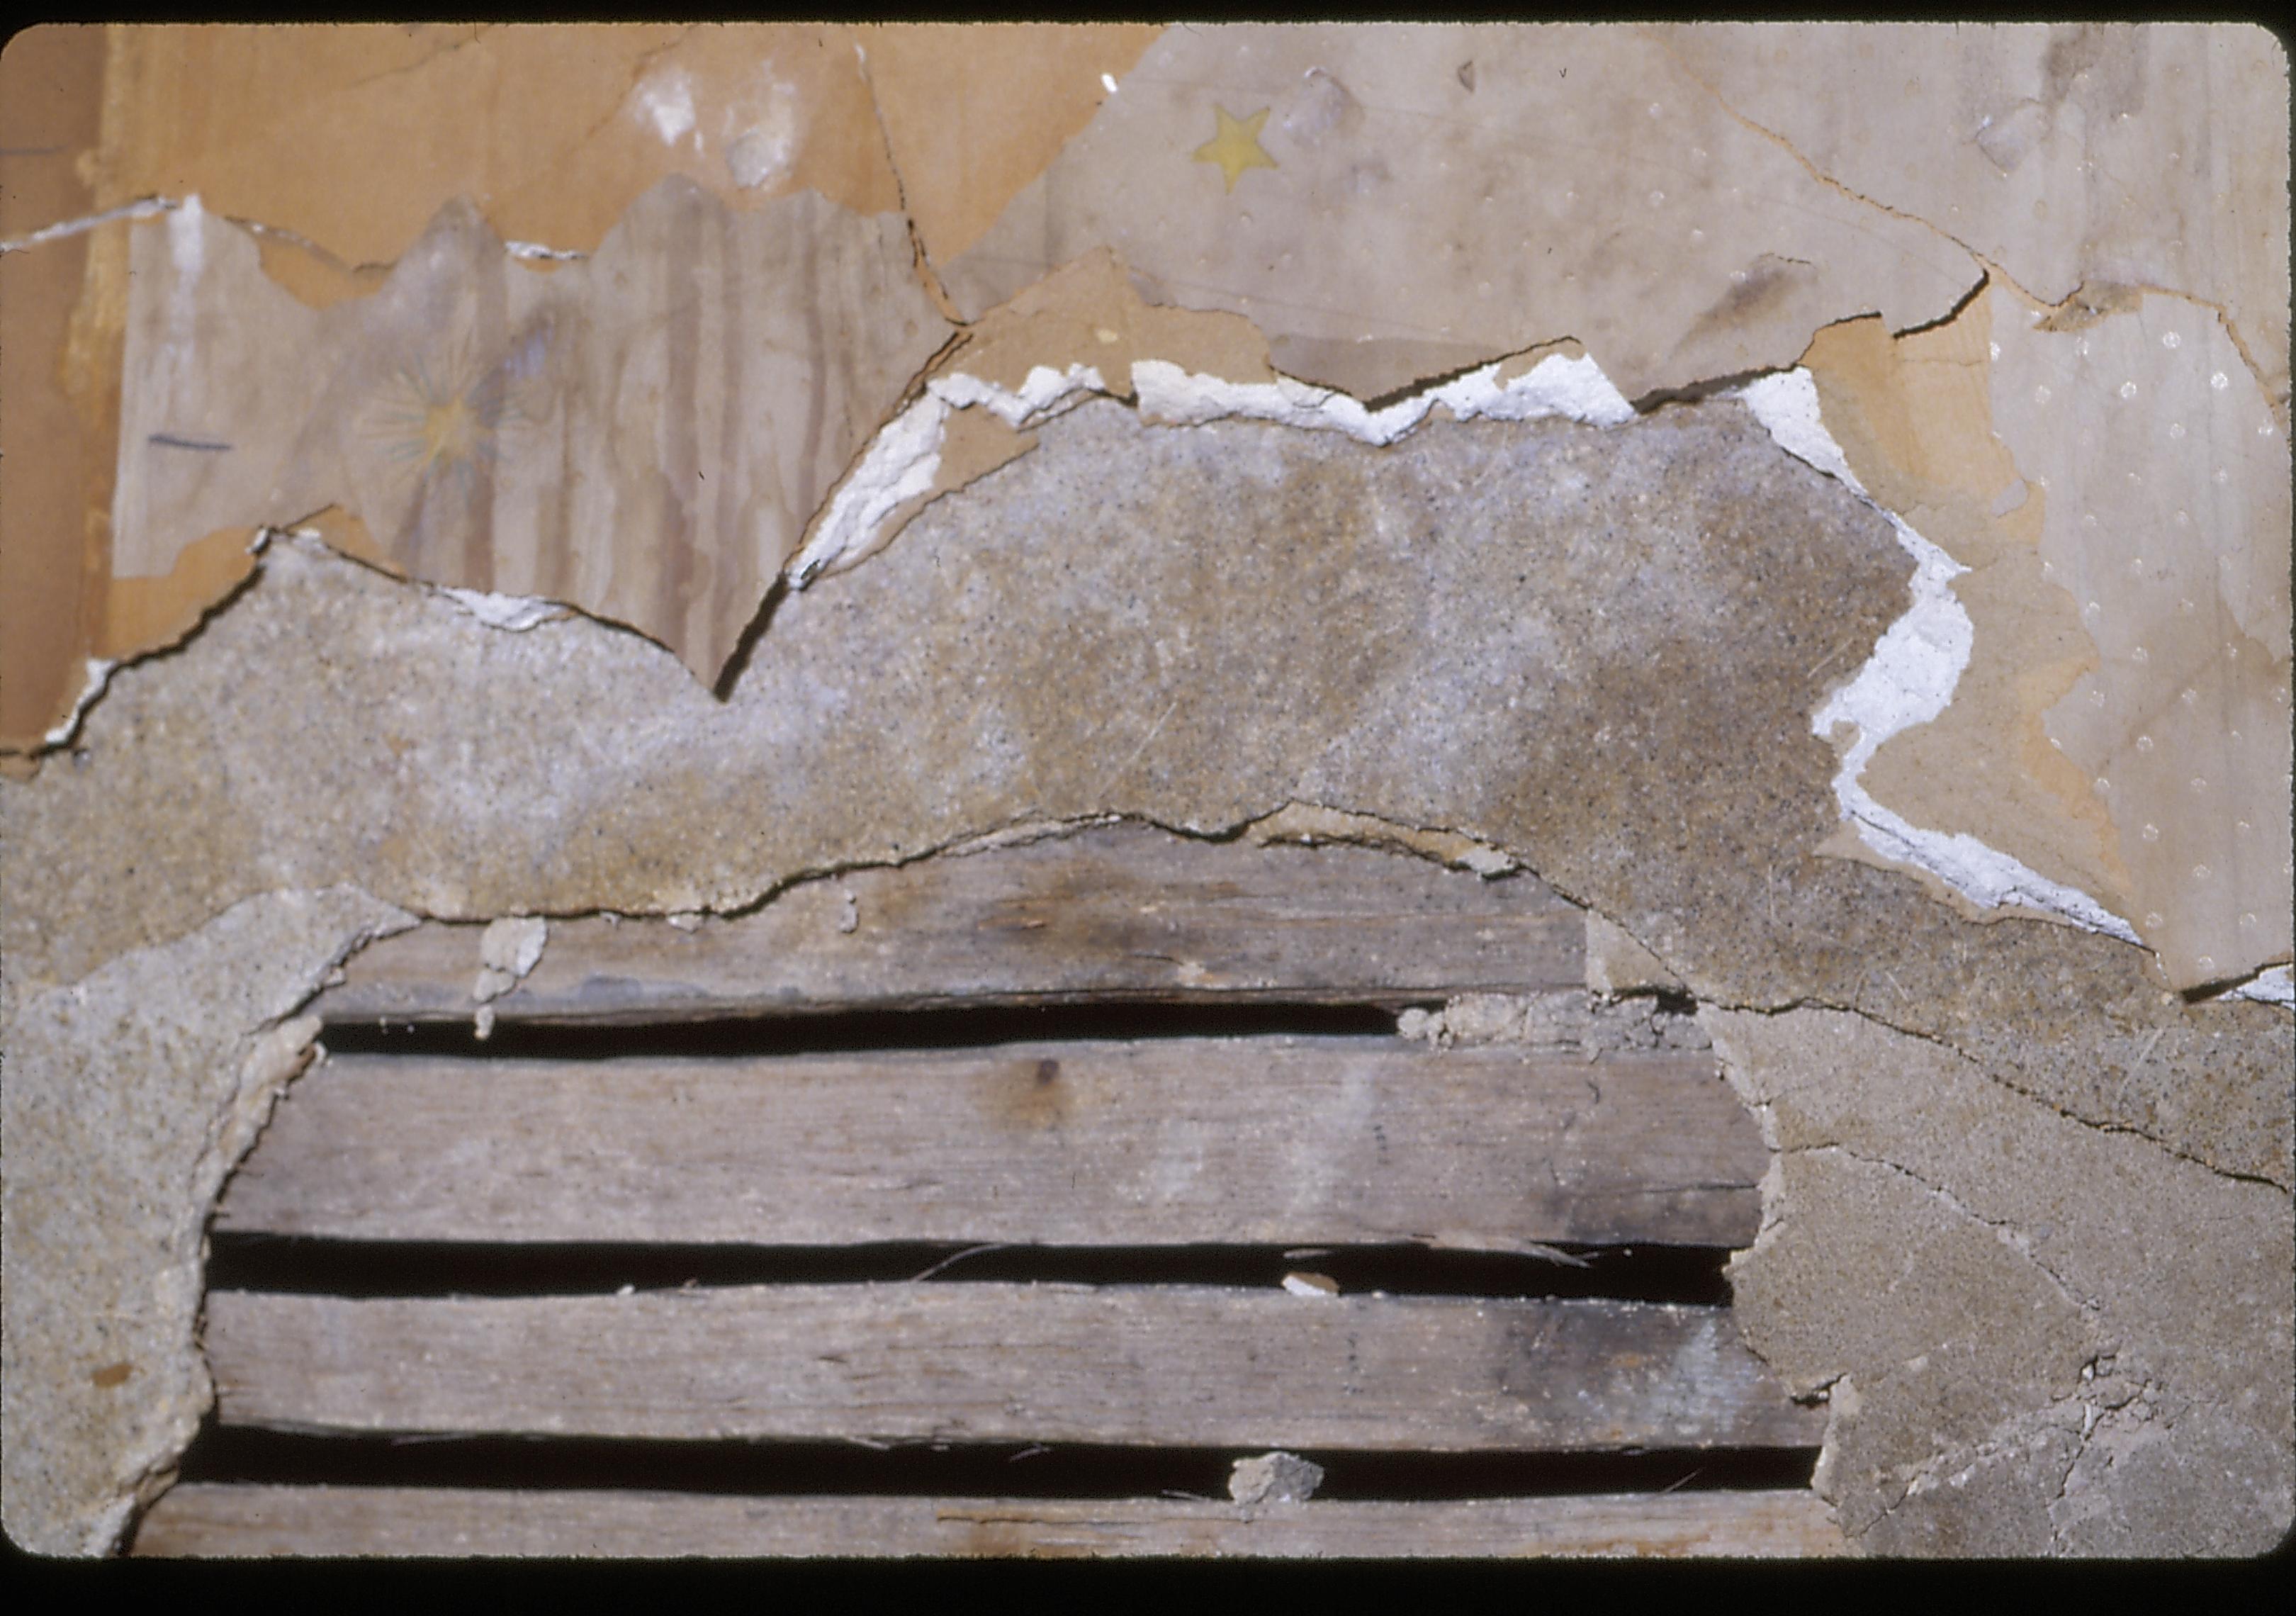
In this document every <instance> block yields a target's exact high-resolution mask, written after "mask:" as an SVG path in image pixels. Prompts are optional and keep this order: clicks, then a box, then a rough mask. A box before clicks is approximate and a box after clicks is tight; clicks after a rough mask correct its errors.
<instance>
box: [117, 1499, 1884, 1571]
mask: <svg viewBox="0 0 2296 1616" xmlns="http://www.w3.org/2000/svg"><path fill="white" fill-rule="evenodd" d="M1843 1547H1844V1546H1843V1543H1842V1540H1841V1533H1840V1531H1839V1530H1838V1529H1837V1528H1836V1527H1835V1526H1834V1524H1833V1522H1832V1521H1831V1520H1830V1519H1829V1518H1828V1516H1827V1514H1826V1511H1825V1505H1823V1504H1822V1503H1821V1502H1819V1500H1818V1499H1817V1497H1816V1495H1814V1494H1812V1493H1809V1492H1808V1491H1803V1490H1792V1491H1769V1492H1705V1493H1699V1492H1680V1493H1669V1494H1664V1495H1661V1496H1658V1497H1557V1498H1498V1499H1488V1500H1486V1499H1476V1500H1472V1501H1465V1502H1449V1501H1447V1502H1441V1503H1344V1502H1327V1503H1326V1502H1309V1503H1306V1504H1263V1505H1257V1506H1254V1507H1251V1508H1245V1507H1242V1506H1241V1505H1231V1504H1224V1503H1204V1504H1199V1503H1193V1502H1189V1501H1185V1500H1181V1499H1160V1498H1144V1499H1121V1500H1102V1499H1094V1500H1088V1501H1082V1500H1080V1501H1068V1500H1058V1499H1037V1498H1018V1499H997V1498H899V1497H893V1498H886V1497H772V1498H743V1497H704V1496H693V1495H679V1494H665V1493H623V1492H495V1491H480V1490H471V1489H437V1490H431V1489H410V1488H375V1489H365V1488H348V1487H235V1486H227V1485H217V1484H212V1483H203V1484H193V1485H188V1486H182V1487H177V1488H176V1489H173V1490H172V1491H170V1492H168V1494H167V1495H166V1496H164V1497H161V1498H160V1500H159V1502H158V1503H157V1504H155V1505H153V1506H152V1510H151V1512H150V1513H148V1514H147V1515H146V1516H145V1517H144V1519H143V1525H142V1527H141V1528H140V1530H138V1531H137V1533H136V1536H135V1553H136V1554H141V1555H163V1556H174V1555H218V1556H234V1555H262V1554H315V1555H393V1554H406V1555H422V1554H429V1555H463V1554H500V1555H529V1554H543V1555H608V1556H632V1557H637V1556H665V1557H666V1556H671V1555H721V1554H722V1555H797V1556H823V1557H828V1556H838V1557H849V1556H867V1557H884V1558H903V1557H907V1556H911V1555H936V1556H950V1557H975V1556H1021V1557H1029V1558H1069V1557H1096V1556H1128V1555H1161V1554H1171V1555H1203V1554H1254V1555H1264V1556H1269V1557H1283V1558H1307V1559H1343V1558H1356V1559H1382V1560H1384V1559H1399V1558H1406V1557H1411V1558H1440V1557H1447V1556H1452V1555H1470V1556H1499V1555H1527V1554H1558V1555H1561V1554H1604V1555H1668V1556H1673V1555H1685V1554H1691V1555H1703V1554H1725V1555H1764V1556H1767V1555H1797V1556H1800V1555H1818V1554H1841V1553H1842V1552H1843Z"/></svg>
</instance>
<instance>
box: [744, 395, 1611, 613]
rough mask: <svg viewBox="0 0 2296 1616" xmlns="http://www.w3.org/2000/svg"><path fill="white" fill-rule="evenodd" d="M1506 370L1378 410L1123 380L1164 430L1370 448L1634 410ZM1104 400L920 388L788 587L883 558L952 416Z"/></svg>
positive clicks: (1030, 415)
mask: <svg viewBox="0 0 2296 1616" xmlns="http://www.w3.org/2000/svg"><path fill="white" fill-rule="evenodd" d="M1503 365H1504V362H1503V361H1501V362H1496V363H1493V364H1490V365H1484V366H1483V367H1482V368H1481V369H1480V370H1476V371H1472V372H1470V373H1467V374H1466V375H1464V376H1460V377H1458V378H1456V379H1455V380H1453V381H1447V382H1445V383H1444V384H1443V385H1442V386H1440V387H1437V388H1431V389H1429V390H1427V391H1426V392H1423V393H1418V394H1415V395H1413V396H1412V397H1411V398H1403V399H1398V401H1397V402H1395V403H1393V404H1390V405H1389V406H1387V407H1386V408H1384V409H1380V410H1371V409H1366V408H1365V407H1364V405H1363V402H1362V401H1361V400H1360V399H1357V398H1351V397H1350V396H1349V395H1348V394H1346V393H1342V392H1337V391H1334V390H1333V389H1331V388H1327V387H1317V386H1316V385H1315V384H1313V383H1312V382H1307V381H1297V380H1295V379H1293V378H1292V377H1290V376H1278V377H1277V378H1276V379H1275V381H1262V382H1245V381H1228V380H1226V378H1225V377H1221V376H1208V375H1202V374H1200V373H1195V372H1192V371H1186V370H1183V369H1181V368H1180V367H1179V366H1178V365H1173V364H1169V363H1168V362H1167V361H1164V360H1161V359H1142V360H1138V361H1136V362H1135V363H1134V365H1133V366H1132V376H1131V381H1132V388H1133V391H1134V395H1135V397H1136V398H1137V400H1138V403H1139V406H1140V412H1141V414H1143V415H1144V416H1145V417H1147V418H1148V419H1150V420H1152V421H1156V422H1160V423H1163V424H1166V425H1174V426H1192V425H1201V423H1203V422H1208V421H1217V420H1220V419H1223V418H1226V417H1231V416H1235V417H1242V418H1244V419H1247V420H1254V421H1274V422H1280V423H1282V424H1283V425H1286V426H1297V427H1304V428H1308V429H1311V430H1316V431H1342V432H1345V433H1347V434H1348V435H1349V437H1351V438H1354V439H1357V441H1358V442H1362V443H1370V444H1388V443H1393V442H1394V441H1395V440H1396V439H1398V438H1401V437H1402V436H1403V435H1404V434H1405V433H1406V432H1408V431H1412V430H1413V429H1414V428H1415V427H1417V426H1418V425H1419V424H1420V423H1421V422H1423V421H1425V420H1426V419H1427V417H1428V415H1429V414H1430V413H1431V412H1432V411H1433V409H1434V408H1435V406H1437V405H1441V406H1444V407H1445V408H1446V409H1447V410H1449V411H1450V412H1451V414H1453V415H1454V416H1456V417H1457V418H1458V419H1459V420H1462V421H1472V420H1476V419H1479V418H1480V419H1487V420H1492V421H1537V420H1539V419H1542V418H1544V417H1546V416H1549V415H1561V416H1565V417H1567V418H1569V419H1570V420H1573V421H1583V422H1589V423H1591V424H1593V425H1595V426H1618V425H1620V424H1621V423H1623V422H1628V421H1631V420H1633V419H1634V414H1635V411H1634V406H1632V405H1631V404H1628V402H1627V400H1626V398H1624V396H1622V395H1621V394H1620V391H1619V390H1618V389H1617V388H1615V387H1613V386H1611V380H1610V378H1609V377H1607V376H1605V375H1604V374H1603V371H1602V367H1601V366H1600V365H1596V364H1595V361H1594V360H1592V359H1590V358H1578V359H1570V358H1566V357H1563V356H1562V355H1561V354H1550V355H1548V356H1547V357H1546V358H1544V359H1542V360H1540V361H1539V362H1538V364H1537V365H1533V366H1532V367H1531V368H1530V369H1529V371H1527V372H1525V373H1523V374H1521V375H1520V376H1517V377H1515V378H1514V379H1513V381H1508V382H1505V383H1504V384H1502V383H1501V382H1500V381H1499V379H1498V376H1499V372H1500V370H1501V368H1502V367H1503ZM1113 392H1114V390H1113V389H1112V388H1111V387H1110V386H1109V384H1108V381H1107V380H1106V378H1104V377H1103V375H1102V374H1101V373H1100V372H1099V371H1097V370H1096V369H1095V368H1094V367H1093V366H1091V365H1070V366H1069V367H1068V368H1067V369H1066V370H1061V371H1056V370H1054V369H1053V368H1052V367H1051V366H1050V365H1037V366H1035V367H1034V368H1033V369H1031V370H1030V371H1029V374H1028V376H1027V378H1026V379H1025V380H1024V381H1022V382H1021V386H1020V389H1019V390H1017V391H1015V390H1013V389H1010V388H1005V387H1002V386H999V385H998V384H997V383H996V382H993V381H983V380H981V379H980V377H978V376H972V375H967V374H966V373H964V372H962V371H955V372H951V373H948V374H946V375H940V376H935V377H934V378H933V379H932V380H931V381H928V382H927V383H926V384H925V396H924V397H923V398H920V399H919V400H917V402H916V403H914V404H913V405H911V406H909V407H908V408H907V409H906V410H904V411H902V412H901V413H900V414H898V415H897V416H895V417H894V418H893V420H892V421H891V422H889V423H888V424H887V425H885V426H884V427H883V428H881V429H880V430H879V431H878V433H877V436H876V437H875V439H873V440H872V441H871V443H870V445H869V448H868V451H867V452H866V453H865V454H864V455H862V457H861V463H859V464H858V465H857V466H856V467H855V468H854V469H853V471H852V472H851V473H850V474H849V476H848V477H847V478H846V480H845V481H844V483H843V484H842V485H841V486H840V488H838V490H837V492H836V493H835V494H834V495H833V496H832V497H831V499H830V502H829V505H828V508H827V509H826V510H825V511H824V513H823V514H822V517H821V520H820V521H818V522H816V524H815V526H814V529H813V537H811V538H810V539H808V541H807V542H806V544H805V546H804V547H803V548H802V549H800V550H799V552H798V554H797V556H796V557H795V559H794V560H793V561H792V562H791V564H790V567H789V576H790V579H791V582H792V583H793V584H794V585H795V586H796V587H798V588H800V589H802V588H804V587H806V586H807V585H808V584H810V583H811V582H812V581H813V580H814V579H815V578H819V577H822V576H824V574H825V573H829V572H840V571H843V570H845V569H846V568H848V567H851V566H854V565H856V564H857V563H859V562H863V561H865V560H866V559H868V558H869V557H870V556H872V555H873V554H876V553H877V552H878V551H879V550H881V549H882V548H883V547H884V546H885V543H886V539H887V537H889V535H888V534H887V533H886V531H885V529H886V525H887V523H888V522H889V521H890V519H891V518H892V516H893V515H894V513H896V512H897V511H898V510H899V509H900V507H901V506H902V505H903V504H906V503H908V502H909V501H911V500H914V499H919V498H922V497H923V496H925V495H927V494H929V493H931V491H932V487H933V479H934V477H935V476H937V475H938V474H939V471H940V444H941V434H942V432H943V431H944V430H945V429H946V427H947V422H948V414H949V412H950V411H951V410H955V409H974V408H980V409H986V410H988V412H989V413H990V414H993V415H995V416H996V418H997V419H998V420H999V421H1002V422H1004V423H1005V425H1006V426H1009V427H1011V428H1013V430H1014V431H1019V430H1021V428H1023V427H1027V426H1033V425H1035V424H1037V422H1042V421H1046V420H1048V419H1050V418H1051V417H1052V416H1054V415H1056V414H1060V413H1062V411H1064V410H1068V409H1073V408H1074V407H1075V406H1078V404H1081V403H1083V402H1084V401H1085V400H1086V399H1087V398H1091V397H1093V396H1095V395H1112V394H1113Z"/></svg>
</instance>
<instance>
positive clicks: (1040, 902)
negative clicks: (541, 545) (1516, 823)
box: [317, 824, 1586, 1024]
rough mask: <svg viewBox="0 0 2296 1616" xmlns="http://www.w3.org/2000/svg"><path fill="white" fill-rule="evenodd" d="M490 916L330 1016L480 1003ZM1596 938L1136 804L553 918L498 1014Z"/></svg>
mask: <svg viewBox="0 0 2296 1616" xmlns="http://www.w3.org/2000/svg"><path fill="white" fill-rule="evenodd" d="M848 893H850V894H851V895H852V898H853V904H852V907H851V909H850V910H848V907H847V906H846V902H845V895H846V894H848ZM847 923H850V924H851V925H852V927H853V929H852V930H851V931H846V930H843V929H842V927H843V926H844V925H845V924H847ZM479 931H480V928H479V927H477V926H463V925H439V924H432V925H425V926H422V927H418V928H416V929H415V930H414V931H407V932H405V933H402V934H401V935H399V936H398V937H395V938H391V939H388V940H387V941H384V942H381V943H379V944H377V945H376V946H375V947H372V948H369V949H368V950H366V951H365V953H364V954H361V955H360V956H358V957H357V959H355V960H353V961H352V962H351V963H350V964H349V965H348V966H347V967H346V968H345V972H344V975H345V980H344V981H343V982H342V983H341V984H340V986H338V987H335V988H331V989H330V990H329V991H328V992H327V993H326V994H324V996H322V997H321V998H320V1000H319V1003H318V1006H317V1008H318V1010H319V1013H321V1014H323V1015H324V1016H326V1017H328V1018H329V1019H330V1020H336V1021H351V1020H359V1019H367V1018H375V1019H381V1018H386V1017H387V1018H389V1019H392V1020H409V1021H425V1020H428V1021H452V1020H458V1019H463V1018H467V1017H469V1016H470V1014H471V1012H472V1010H473V1008H474V1006H473V1005H472V1004H471V978H472V975H473V974H474V972H476V970H477V966H478V933H479ZM1585 957H1586V938H1585V930H1584V922H1583V920H1582V918H1581V915H1580V912H1579V910H1578V909H1577V908H1576V907H1575V906H1572V905H1571V904H1570V903H1569V902H1567V901H1566V900H1564V899H1563V898H1560V897H1558V896H1557V895H1556V894H1555V893H1554V890H1552V889H1551V888H1549V887H1547V886H1546V884H1545V883H1544V882H1540V881H1538V879H1537V878H1536V877H1533V876H1529V875H1513V876H1507V877H1505V878H1502V879H1500V880H1497V881H1486V880H1484V879H1483V878H1482V877H1480V876H1478V875H1473V874H1467V873H1465V872H1464V871H1456V870H1447V869H1443V868H1440V867H1439V866H1437V865H1432V864H1430V863H1427V862H1424V861H1422V860H1419V859H1416V858H1408V857H1398V856H1397V855H1395V854H1391V853H1386V852H1379V851H1374V850H1372V849H1365V848H1356V847H1319V848H1313V849H1305V848H1295V847H1282V846H1278V847H1265V848H1259V847H1251V846H1248V845H1245V844H1242V843H1215V842H1205V841H1193V840H1191V839H1189V838H1185V837H1181V836H1175V835H1172V834H1169V833H1166V832H1163V831H1160V830H1156V829H1153V828H1152V827H1148V826H1143V825H1135V824H1119V825H1107V826H1100V827H1095V829H1092V830H1090V831H1087V832H1083V833H1078V834H1076V835H1074V836H1070V837H1064V838H1054V839H1047V840H1046V841H1037V842H1033V843H1030V844H1028V845H1025V846H1021V847H1014V848H1006V849H999V850H997V851H996V853H995V854H994V855H974V856H969V857H947V856H944V857H936V858H928V859H922V860H920V861H918V862H917V863H915V864H912V865H902V866H899V867H898V868H891V869H869V870H856V871H852V872H849V873H848V874H844V875H841V876H838V877H835V878H832V879H829V880H823V881H812V882H805V883H803V884H801V885H799V886H796V887H793V888H791V889H790V890H788V891H786V892H784V893H783V894H781V895H780V896H779V897H777V898H775V899H774V900H773V901H772V902H770V903H768V904H767V905H766V906H764V907H762V908H760V909H758V910H757V911H756V912H754V913H752V914H750V915H742V916H741V917H739V918H737V919H733V920H721V919H717V918H715V917H709V918H704V919H703V920H702V921H701V923H700V924H699V925H698V926H696V927H695V928H694V929H693V930H691V931H682V930H680V929H678V928H676V927H674V926H671V925H669V924H668V923H667V922H664V921H654V920H646V921H623V922H620V923H613V922H610V921H608V920H605V919H603V918H601V917H590V918H585V919H579V920H572V921H562V922H553V923H552V925H551V929H550V945H549V947H548V948H547V949H546V950H545V953H544V955H543V957H542V963H541V964H539V965H537V967H536V968H535V971H534V973H533V974H532V975H531V976H529V977H528V978H527V979H526V980H525V981H524V982H523V983H521V985H520V987H519V988H518V989H517V990H516V991H515V992H512V994H510V995H509V996H508V997H504V998H502V999H499V1000H496V1003H495V1012H496V1015H497V1016H498V1017H499V1018H501V1019H502V1020H503V1021H576V1022H581V1021H588V1022H599V1023H608V1024H611V1023H627V1022H632V1021H672V1020H693V1019H712V1018H717V1017H724V1016H744V1015H768V1014H774V1015H779V1014H791V1013H805V1012H808V1011H814V1012H817V1011H831V1010H849V1009H857V1008H903V1007H919V1006H926V1005H960V1004H973V1005H979V1004H1014V1003H1030V1002H1061V1001H1073V1000H1078V999H1086V998H1119V999H1121V998H1138V999H1175V998H1178V999H1198V1000H1202V999H1226V998H1252V997H1257V998H1263V999H1283V1000H1292V1001H1300V1002H1324V1003H1333V1002H1356V1003H1365V1002H1368V1003H1375V1004H1390V1005H1404V1004H1410V1003H1415V1002H1421V1001H1424V1000H1426V999H1428V998H1431V997H1433V998H1440V997H1444V996H1445V995H1447V994H1449V993H1455V992H1466V991H1471V990H1483V991H1498V992H1505V991H1513V992H1530V991H1537V990H1541V989H1548V988H1577V987H1582V986H1583V985H1584V983H1585V965H1584V961H1585Z"/></svg>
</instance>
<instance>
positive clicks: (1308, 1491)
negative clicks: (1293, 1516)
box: [1227, 1449, 1324, 1504]
mask: <svg viewBox="0 0 2296 1616" xmlns="http://www.w3.org/2000/svg"><path fill="white" fill-rule="evenodd" d="M1323 1484H1324V1467H1323V1466H1322V1465H1320V1464H1316V1463H1315V1462H1314V1461H1313V1460H1310V1459H1303V1458H1301V1457H1300V1456H1299V1455H1298V1454H1296V1453H1284V1452H1283V1451H1281V1450H1280V1449H1279V1450H1278V1451H1276V1452H1274V1453H1263V1454H1260V1455H1259V1456H1256V1457H1253V1458H1249V1459H1238V1460H1237V1461H1236V1462H1235V1466H1234V1469H1233V1470H1231V1471H1230V1472H1228V1478H1227V1496H1228V1497H1231V1498H1233V1499H1234V1500H1235V1501H1236V1502H1237V1503H1238V1504H1304V1503H1306V1502H1307V1501H1308V1499H1310V1498H1312V1497H1315V1496H1316V1489H1317V1488H1319V1487H1321V1486H1322V1485H1323Z"/></svg>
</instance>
